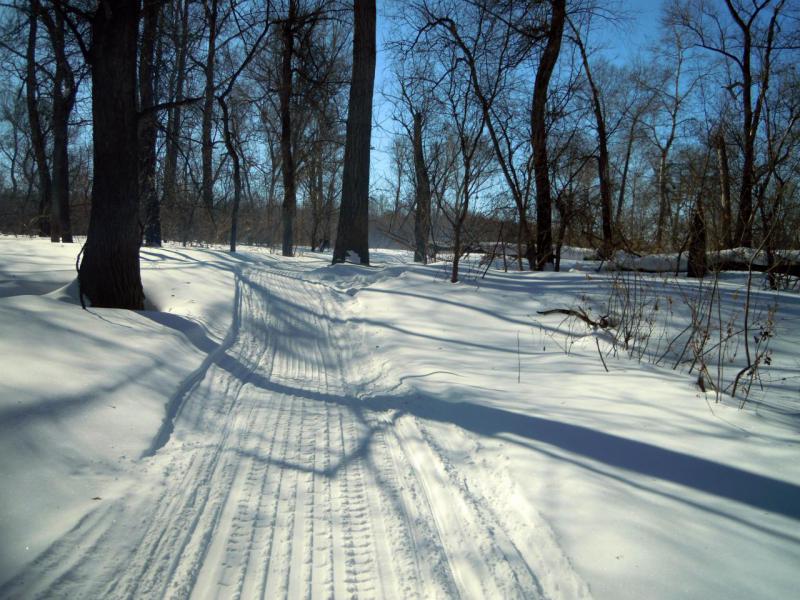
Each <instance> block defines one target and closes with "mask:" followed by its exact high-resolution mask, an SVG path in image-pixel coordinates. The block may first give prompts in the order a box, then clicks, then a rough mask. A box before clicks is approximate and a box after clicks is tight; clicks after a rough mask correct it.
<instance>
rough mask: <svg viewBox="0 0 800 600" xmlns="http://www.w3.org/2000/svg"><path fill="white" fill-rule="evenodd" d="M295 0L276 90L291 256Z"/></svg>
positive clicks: (285, 248)
mask: <svg viewBox="0 0 800 600" xmlns="http://www.w3.org/2000/svg"><path fill="white" fill-rule="evenodd" d="M296 16H297V1H296V0H290V2H289V15H288V18H287V19H286V21H284V23H283V25H282V28H281V37H282V41H283V56H282V59H281V83H280V88H279V90H278V96H279V100H280V112H281V173H282V175H283V207H282V211H281V212H282V217H283V245H282V254H283V256H294V217H295V214H296V213H297V182H296V177H295V164H294V153H293V152H292V107H291V101H292V58H293V56H294V25H295V19H296Z"/></svg>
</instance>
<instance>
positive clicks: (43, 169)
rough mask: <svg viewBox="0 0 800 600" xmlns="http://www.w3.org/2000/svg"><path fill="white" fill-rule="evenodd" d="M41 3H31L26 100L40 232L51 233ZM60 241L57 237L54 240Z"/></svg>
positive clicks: (47, 234) (50, 197) (40, 233)
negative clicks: (39, 68)
mask: <svg viewBox="0 0 800 600" xmlns="http://www.w3.org/2000/svg"><path fill="white" fill-rule="evenodd" d="M39 10H40V7H39V3H38V2H36V1H34V2H32V3H31V14H30V20H29V27H28V48H27V56H26V58H27V73H26V78H25V100H26V105H27V109H28V124H29V125H30V129H31V146H32V149H33V158H34V161H35V162H36V172H37V175H38V178H39V215H38V226H39V235H40V236H43V237H44V236H49V235H50V205H51V202H52V196H51V190H52V181H51V179H50V170H49V168H48V166H47V153H46V150H45V145H46V144H45V139H44V133H43V132H42V124H41V120H40V118H39V106H38V103H37V100H36V95H37V83H36V34H37V31H38V29H39ZM53 241H57V239H55V240H53Z"/></svg>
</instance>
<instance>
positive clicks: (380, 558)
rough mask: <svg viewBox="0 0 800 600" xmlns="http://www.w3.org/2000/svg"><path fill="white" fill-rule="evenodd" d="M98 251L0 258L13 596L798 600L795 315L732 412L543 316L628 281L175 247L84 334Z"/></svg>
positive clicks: (1, 450)
mask: <svg viewBox="0 0 800 600" xmlns="http://www.w3.org/2000/svg"><path fill="white" fill-rule="evenodd" d="M77 251H78V248H77V247H75V246H61V245H53V244H50V243H49V242H46V241H42V240H30V239H21V238H20V239H16V238H9V237H2V238H0V331H2V335H0V365H2V366H1V367H0V369H2V377H0V476H2V479H0V481H2V485H1V486H0V597H3V598H6V597H8V598H20V597H21V598H27V597H47V598H118V597H119V598H122V597H125V598H139V597H147V598H149V597H163V596H168V597H187V596H194V597H241V598H257V597H261V598H276V597H285V596H288V597H292V598H296V597H331V596H334V597H353V596H357V597H380V598H413V597H419V598H432V597H459V596H461V597H465V598H512V597H520V598H580V597H595V598H611V599H616V598H789V597H794V595H795V594H796V592H797V589H798V586H799V585H800V568H798V565H800V460H799V459H800V452H799V451H800V436H799V435H798V432H800V416H798V415H799V414H800V393H798V391H799V389H798V386H800V380H799V379H798V374H799V373H800V353H798V350H797V348H798V344H800V327H798V324H799V323H800V298H798V297H797V295H793V294H777V295H776V294H766V293H765V292H763V293H762V292H759V293H758V294H757V295H759V294H760V296H759V298H761V299H762V300H763V303H764V304H766V303H768V302H769V303H774V302H777V304H778V310H777V317H776V326H775V337H774V340H773V356H772V362H773V367H774V369H775V370H774V372H773V374H772V376H771V377H770V378H769V379H768V380H767V384H766V388H765V390H766V391H765V392H763V393H759V394H755V395H754V397H753V401H752V402H750V403H749V404H747V405H746V406H745V408H744V409H743V410H739V409H738V402H736V401H733V402H723V403H715V398H714V395H713V394H708V395H706V394H703V393H701V392H700V391H699V390H698V389H697V387H696V386H695V385H694V381H695V379H696V377H695V376H692V375H689V374H688V373H686V372H685V370H681V369H678V370H674V371H673V370H671V369H668V368H664V367H660V366H655V365H653V364H651V362H648V361H647V360H646V359H644V360H642V361H641V362H637V361H634V360H631V359H629V358H628V357H627V355H626V353H624V352H620V353H619V355H618V356H617V357H614V356H612V355H609V356H608V357H607V358H606V361H607V364H608V368H609V371H610V372H608V373H606V372H605V369H604V366H603V364H602V362H601V361H600V359H599V357H598V346H597V344H599V343H600V342H602V343H603V344H606V345H604V346H601V347H602V348H603V350H604V351H605V350H607V348H608V346H607V343H606V341H605V340H604V339H601V338H598V336H596V335H594V334H591V333H590V332H587V331H581V330H580V329H579V328H577V327H576V325H575V324H567V323H565V321H564V318H563V316H556V315H551V316H542V315H539V314H537V311H539V310H543V309H549V308H555V307H574V306H576V305H578V304H585V305H586V306H593V304H592V303H593V302H595V303H596V302H598V299H600V298H602V297H603V296H604V294H606V293H607V292H606V291H605V289H606V288H604V286H606V287H607V286H608V285H609V280H608V277H609V276H607V275H605V274H595V273H591V274H587V273H586V272H579V271H575V272H565V273H519V272H509V273H503V272H500V271H494V270H490V271H489V272H488V273H487V275H486V277H485V278H482V279H481V278H480V277H479V276H478V273H479V271H478V268H477V267H475V268H470V266H469V265H466V267H465V273H466V274H467V275H472V276H471V277H467V281H465V282H464V283H461V284H458V285H451V284H449V283H447V281H446V277H445V276H444V275H445V268H446V267H445V266H444V265H441V264H440V265H430V266H426V267H423V266H415V265H410V264H407V260H408V259H407V256H406V255H405V254H404V253H402V252H397V251H395V252H389V251H383V252H381V251H376V252H375V253H374V254H373V256H372V259H373V262H375V263H377V265H378V266H373V267H362V266H355V265H337V266H335V267H331V266H328V262H329V257H326V256H318V255H313V254H310V253H309V254H305V255H302V256H300V257H298V258H295V259H285V258H281V257H279V256H277V255H271V254H269V253H268V252H266V251H264V250H260V249H255V248H245V249H243V250H242V251H241V252H240V253H238V254H236V255H233V256H231V255H229V254H227V253H225V252H223V251H221V250H215V249H184V248H179V247H168V248H164V249H161V250H150V249H147V250H142V267H143V279H144V283H145V291H146V293H147V295H148V299H149V301H150V303H151V306H150V308H151V309H152V310H150V311H144V312H141V313H132V312H126V311H117V310H104V309H91V308H90V309H89V310H88V311H83V310H81V309H80V307H79V306H77V305H76V304H75V293H74V289H73V288H74V286H70V283H71V281H72V280H73V279H74V274H75V255H76V254H77ZM576 258H578V257H576ZM566 266H569V265H566ZM576 266H579V267H581V268H586V263H581V264H579V265H576ZM654 285H656V284H654ZM687 285H689V284H688V283H687V282H686V281H685V280H683V281H680V280H678V281H676V280H669V279H666V278H665V279H661V280H658V282H657V286H658V287H654V288H653V289H656V290H658V292H657V293H659V294H664V296H665V297H666V296H668V295H669V294H672V296H674V297H675V298H676V303H678V304H679V303H680V301H679V299H680V298H681V297H682V296H681V294H685V289H686V286H687ZM721 286H722V287H723V288H724V290H725V293H726V294H727V295H726V296H725V298H726V302H727V303H728V304H726V305H725V306H728V305H730V304H731V303H733V302H734V301H736V300H737V299H738V298H740V294H741V292H740V291H738V288H739V287H741V278H736V277H731V278H725V279H724V281H723V282H722V284H721ZM670 290H671V291H670ZM682 290H683V291H682ZM684 297H685V296H684ZM728 308H729V309H730V307H729V306H728ZM685 312H686V311H682V310H680V309H677V308H676V309H674V310H672V311H670V315H671V317H670V318H671V319H672V321H674V322H672V321H671V322H670V327H673V328H678V327H680V322H679V321H680V319H681V318H685ZM595 340H598V341H597V342H596V341H595ZM739 359H741V353H740V354H739ZM734 366H735V365H734ZM732 369H733V367H731V369H729V371H730V370H732ZM765 379H766V378H765ZM770 407H771V409H770V410H767V409H768V408H770Z"/></svg>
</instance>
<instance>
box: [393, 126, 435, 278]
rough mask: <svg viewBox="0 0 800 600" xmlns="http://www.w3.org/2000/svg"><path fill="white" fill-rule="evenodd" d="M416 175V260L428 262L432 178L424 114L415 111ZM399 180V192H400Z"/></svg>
mask: <svg viewBox="0 0 800 600" xmlns="http://www.w3.org/2000/svg"><path fill="white" fill-rule="evenodd" d="M413 142H414V175H415V176H416V184H417V185H416V189H415V194H416V205H417V209H416V212H415V213H414V262H419V263H423V264H427V263H428V241H429V239H430V236H431V180H430V177H429V176H428V167H427V165H426V164H425V152H424V149H423V144H422V114H421V113H418V112H416V113H414V140H413ZM399 189H400V188H399V181H398V193H399ZM395 210H396V209H395Z"/></svg>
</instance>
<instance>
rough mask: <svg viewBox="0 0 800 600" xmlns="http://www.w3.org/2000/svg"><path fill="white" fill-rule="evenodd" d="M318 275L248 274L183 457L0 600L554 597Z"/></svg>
mask: <svg viewBox="0 0 800 600" xmlns="http://www.w3.org/2000/svg"><path fill="white" fill-rule="evenodd" d="M302 277H303V273H302V266H301V265H300V264H298V263H292V262H289V263H283V262H281V263H278V262H274V263H271V265H262V266H260V267H255V268H250V269H247V270H245V271H243V272H242V273H241V274H240V276H239V277H238V281H237V285H238V286H239V287H238V290H237V298H238V302H237V306H238V308H237V314H236V315H234V322H233V323H234V324H233V329H232V335H231V337H230V338H229V344H226V345H225V346H223V347H221V348H220V349H219V350H218V351H217V352H216V354H212V355H210V356H211V357H212V358H213V360H210V361H207V363H208V364H206V365H205V370H204V372H203V373H201V376H200V377H197V376H195V377H194V379H190V380H188V385H187V386H185V387H187V388H188V389H186V390H184V391H185V395H184V396H183V397H182V398H177V400H178V401H179V406H180V408H179V410H178V412H177V415H176V416H175V423H174V430H173V431H172V434H171V436H170V437H169V439H168V440H167V441H166V444H165V445H164V446H163V447H162V448H160V450H158V452H156V453H155V454H154V455H153V456H150V457H147V458H144V459H142V461H141V468H140V472H139V473H138V474H137V476H136V478H135V481H134V483H132V484H131V485H130V486H129V487H128V488H127V490H126V491H125V492H124V493H121V494H120V495H118V496H117V497H112V498H108V499H101V500H100V501H98V507H97V508H96V509H95V510H93V511H92V512H90V513H89V514H88V515H86V516H85V518H84V519H83V520H82V521H81V522H80V523H78V524H77V525H76V526H75V527H74V528H73V529H72V530H71V531H70V532H69V533H68V534H66V535H65V536H64V537H62V538H61V539H60V540H58V541H57V542H56V543H54V544H53V545H52V546H51V547H50V548H49V549H48V550H47V551H46V552H45V553H43V554H42V555H41V556H40V557H38V558H37V559H36V560H35V561H34V562H33V563H32V564H31V565H30V566H29V567H28V568H26V569H25V570H24V571H23V572H22V573H21V574H19V575H18V576H17V577H15V578H14V579H12V580H11V581H10V582H8V583H7V584H6V585H5V586H3V587H2V588H0V596H2V597H4V598H28V597H31V598H162V597H163V598H190V597H191V598H195V597H196V598H245V599H251V598H267V599H272V598H281V597H289V598H331V597H335V598H351V597H358V598H434V597H444V598H450V597H464V598H515V597H516V598H541V597H545V596H547V595H549V594H548V591H549V590H548V589H546V588H547V587H548V585H547V584H546V583H545V584H543V581H544V579H542V578H541V577H540V576H539V575H537V572H536V570H537V569H536V568H534V567H533V566H532V565H530V564H529V562H528V560H529V557H526V556H524V555H523V554H524V553H523V552H521V551H520V550H519V547H518V545H517V544H516V543H515V541H514V540H515V539H520V538H519V532H514V531H508V530H507V529H505V528H504V526H503V523H501V522H500V520H498V518H497V516H496V515H495V514H494V513H493V511H492V509H491V507H490V505H489V503H488V502H487V501H486V500H484V499H482V498H481V497H480V494H479V493H478V492H475V491H474V490H471V489H467V486H466V485H465V484H464V482H463V480H462V479H461V478H460V477H459V476H458V474H455V473H453V468H452V465H450V464H449V463H448V460H447V458H446V457H445V456H444V454H443V453H442V452H441V451H440V449H437V447H436V446H435V444H433V443H430V442H431V440H430V439H429V436H428V434H427V433H426V430H425V424H424V422H422V421H421V420H419V419H417V418H416V417H413V416H412V415H408V414H402V411H401V410H399V408H398V407H401V405H402V397H392V396H391V395H387V390H385V389H381V385H383V384H382V382H381V377H380V375H381V369H380V367H379V365H378V364H377V363H376V362H375V361H374V359H373V358H372V357H371V354H370V352H369V350H368V348H371V347H372V346H369V345H368V344H367V343H366V340H365V338H364V336H365V334H364V332H363V327H361V326H360V325H359V324H358V320H357V319H350V320H348V314H349V313H348V306H347V305H348V303H349V302H352V298H351V297H350V296H349V295H348V294H346V293H342V292H340V291H338V290H336V289H335V288H333V287H330V286H327V285H324V284H322V283H319V282H311V281H305V280H303V278H302ZM380 394H383V396H381V398H382V400H379V401H377V402H372V401H373V400H374V399H375V398H378V397H379V396H380ZM531 527H532V528H535V527H536V524H535V523H534V524H532V526H531ZM548 564H552V563H550V562H549V561H548ZM556 564H558V563H556ZM543 575H545V576H546V579H547V580H548V581H556V582H558V584H557V585H559V590H560V593H561V594H564V595H565V596H566V595H572V596H574V595H576V594H578V593H580V594H582V593H583V592H584V591H585V588H584V587H582V585H581V584H580V582H579V581H578V579H577V578H576V576H575V575H574V573H572V572H569V569H565V570H564V572H555V573H554V572H549V573H547V574H543ZM573 584H574V585H573ZM571 585H573V587H572V588H571V587H570V586H571Z"/></svg>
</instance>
